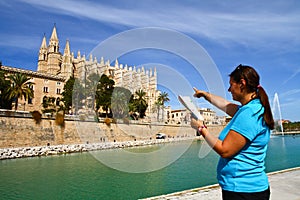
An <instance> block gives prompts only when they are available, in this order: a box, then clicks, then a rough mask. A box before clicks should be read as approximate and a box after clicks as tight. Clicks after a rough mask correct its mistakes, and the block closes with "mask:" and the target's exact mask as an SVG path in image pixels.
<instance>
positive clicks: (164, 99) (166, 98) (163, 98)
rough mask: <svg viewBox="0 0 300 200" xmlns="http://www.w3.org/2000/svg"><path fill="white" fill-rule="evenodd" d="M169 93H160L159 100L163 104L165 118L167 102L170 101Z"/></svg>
mask: <svg viewBox="0 0 300 200" xmlns="http://www.w3.org/2000/svg"><path fill="white" fill-rule="evenodd" d="M169 101H170V99H169V94H168V93H166V92H163V93H160V94H159V96H158V98H157V102H158V103H159V104H160V105H161V106H162V118H163V119H164V110H165V102H169ZM158 112H159V111H158Z"/></svg>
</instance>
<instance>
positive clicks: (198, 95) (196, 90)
mask: <svg viewBox="0 0 300 200" xmlns="http://www.w3.org/2000/svg"><path fill="white" fill-rule="evenodd" d="M193 89H194V91H195V93H194V97H197V98H201V97H205V91H202V90H198V89H197V88H195V87H193Z"/></svg>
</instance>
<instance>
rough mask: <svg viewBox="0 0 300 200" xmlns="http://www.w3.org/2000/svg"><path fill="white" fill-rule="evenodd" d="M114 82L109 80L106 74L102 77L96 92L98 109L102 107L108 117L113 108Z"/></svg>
mask: <svg viewBox="0 0 300 200" xmlns="http://www.w3.org/2000/svg"><path fill="white" fill-rule="evenodd" d="M114 85H115V82H114V80H112V79H110V78H108V76H106V75H105V74H103V75H102V76H101V77H100V81H99V84H98V85H97V90H96V109H97V110H99V109H100V107H102V109H103V110H104V111H105V114H106V117H107V116H108V111H109V110H110V108H111V97H112V93H113V90H114Z"/></svg>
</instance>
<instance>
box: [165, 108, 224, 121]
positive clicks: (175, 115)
mask: <svg viewBox="0 0 300 200" xmlns="http://www.w3.org/2000/svg"><path fill="white" fill-rule="evenodd" d="M199 113H200V114H201V115H202V116H203V118H204V122H205V123H206V124H207V125H224V124H225V123H226V122H225V117H219V116H217V115H216V112H215V111H213V110H211V109H209V108H201V109H199ZM167 116H168V118H167V122H168V123H170V124H190V122H191V114H190V112H189V111H188V110H187V109H178V110H170V111H169V114H168V115H167Z"/></svg>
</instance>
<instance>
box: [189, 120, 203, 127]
mask: <svg viewBox="0 0 300 200" xmlns="http://www.w3.org/2000/svg"><path fill="white" fill-rule="evenodd" d="M202 125H203V121H201V120H196V119H194V118H192V119H191V127H192V128H194V129H196V130H198V127H200V126H202Z"/></svg>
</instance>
